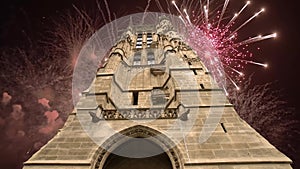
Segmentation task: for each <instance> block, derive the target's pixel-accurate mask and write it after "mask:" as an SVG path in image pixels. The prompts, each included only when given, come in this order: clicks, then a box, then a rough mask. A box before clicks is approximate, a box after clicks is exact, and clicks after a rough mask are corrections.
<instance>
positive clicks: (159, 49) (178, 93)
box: [24, 19, 291, 169]
mask: <svg viewBox="0 0 300 169" xmlns="http://www.w3.org/2000/svg"><path fill="white" fill-rule="evenodd" d="M222 98H224V92H223V90H222V89H220V88H219V87H218V86H217V85H216V84H215V83H214V81H213V79H212V77H211V75H210V73H209V71H208V70H207V69H206V67H205V66H204V65H203V63H202V62H201V60H200V59H199V57H198V56H197V54H196V53H195V52H194V51H193V50H192V49H191V48H190V47H189V46H188V45H187V44H185V43H184V42H183V41H182V40H181V39H180V37H179V36H178V35H177V34H176V32H174V31H173V30H172V26H171V25H170V23H169V22H168V20H167V19H161V20H160V22H159V24H158V25H157V26H151V25H150V26H141V27H136V28H134V29H131V31H128V32H127V36H126V37H125V38H123V39H121V40H120V41H119V42H118V43H117V44H116V45H115V46H114V47H113V48H112V49H111V51H110V53H109V57H108V58H106V59H105V60H104V61H103V64H102V65H101V67H100V68H99V69H98V71H97V75H96V77H95V79H94V81H93V83H92V85H91V86H90V87H89V88H88V89H87V90H86V91H84V92H83V93H82V96H81V98H80V101H79V103H78V104H77V106H76V109H75V110H74V112H73V113H72V114H70V115H69V118H68V120H67V122H66V124H65V126H64V128H62V129H61V131H60V132H59V133H58V134H57V135H56V136H55V137H54V138H53V139H52V140H51V141H50V142H49V143H48V144H46V145H45V146H44V147H43V148H41V150H39V151H38V152H37V153H36V154H35V155H33V156H32V157H31V158H30V159H29V160H28V161H27V162H26V163H25V167H24V168H25V169H37V168H47V169H98V168H121V169H122V168H130V169H135V168H140V167H142V168H144V169H148V168H154V167H157V166H154V162H152V161H156V160H157V161H156V162H155V163H157V164H161V165H162V166H164V168H172V169H196V168H203V169H208V168H216V169H221V168H230V169H242V168H243V169H244V168H245V169H252V168H253V169H256V168H264V169H270V168H274V169H275V168H278V169H279V168H282V169H288V168H291V167H290V163H291V160H290V159H289V158H287V157H286V156H285V155H283V154H282V153H281V152H279V151H278V150H277V149H276V148H275V147H273V146H272V145H271V144H270V143H269V142H267V141H266V140H265V139H264V138H263V137H262V136H260V135H259V134H258V133H257V132H256V131H255V130H254V129H252V128H251V127H250V126H249V125H248V124H247V123H246V122H245V121H243V120H242V119H240V117H239V116H238V115H237V113H236V112H235V110H234V108H233V106H232V105H231V104H230V103H229V102H228V101H227V100H226V99H225V100H224V99H222ZM108 128H109V129H108ZM206 129H207V130H206ZM209 131H211V133H209ZM205 132H207V133H205ZM203 133H204V134H203ZM203 135H207V138H205V137H204V136H203ZM139 139H143V144H136V143H137V141H138V140H139ZM145 140H146V142H145ZM133 143H134V144H133ZM126 145H127V146H126ZM132 145H133V148H132V149H134V150H131V149H129V148H130V147H131V146H132ZM139 145H149V146H150V145H153V148H151V149H157V151H160V150H161V152H159V153H157V154H155V153H156V152H154V154H153V157H152V156H149V157H148V156H147V157H146V156H145V157H143V156H142V155H141V156H140V161H139V160H137V159H134V157H132V156H130V155H133V154H134V153H135V154H138V155H139V152H138V151H139V150H140V151H144V152H142V154H143V155H144V154H145V153H149V152H147V151H151V150H149V149H147V147H143V146H140V147H139ZM126 148H127V149H128V150H126ZM124 149H125V150H126V152H123V151H125V150H124ZM111 152H113V153H115V154H116V155H117V156H114V155H113V154H112V153H111ZM118 153H119V154H118ZM126 153H128V154H127V156H126V157H124V158H122V157H121V155H122V154H123V155H124V154H126ZM131 153H132V154H131ZM150 154H151V153H150ZM161 154H164V156H161ZM165 157H167V158H168V159H165ZM116 159H118V160H119V161H118V160H116ZM125 159H127V160H128V162H127V163H126V160H125ZM144 159H149V160H144ZM143 160H144V161H143ZM129 161H134V162H132V163H130V162H129ZM118 162H119V163H120V164H121V163H122V166H118V164H117V163H118Z"/></svg>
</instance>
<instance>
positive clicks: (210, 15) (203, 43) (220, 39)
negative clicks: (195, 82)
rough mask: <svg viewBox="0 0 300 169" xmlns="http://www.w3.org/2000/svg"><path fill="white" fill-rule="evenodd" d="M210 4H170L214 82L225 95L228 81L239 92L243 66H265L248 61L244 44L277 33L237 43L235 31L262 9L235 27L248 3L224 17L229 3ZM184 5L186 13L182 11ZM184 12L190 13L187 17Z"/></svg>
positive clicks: (237, 32) (264, 64) (250, 57)
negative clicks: (212, 6)
mask: <svg viewBox="0 0 300 169" xmlns="http://www.w3.org/2000/svg"><path fill="white" fill-rule="evenodd" d="M156 2H157V3H159V2H158V1H156ZM197 2H198V1H197ZM211 4H212V2H210V1H209V0H207V1H206V3H204V2H202V1H201V0H200V1H199V2H198V4H195V2H194V1H192V2H190V3H187V4H182V5H181V6H178V5H177V4H176V2H175V1H172V5H173V6H174V7H175V9H176V10H177V12H178V13H179V18H180V19H181V21H182V22H183V23H184V24H185V25H186V28H187V29H188V31H187V32H189V34H188V36H187V37H186V39H185V40H186V41H187V43H188V44H189V45H190V46H191V47H192V48H193V49H194V50H195V52H196V53H197V54H198V55H199V57H200V58H201V60H202V61H203V62H204V64H205V65H206V67H207V68H208V70H209V71H210V73H211V74H212V76H213V77H214V79H215V81H216V82H217V83H218V84H219V86H222V87H223V89H224V91H225V93H226V94H227V95H228V92H227V90H226V85H224V84H225V82H226V81H229V82H230V83H232V84H233V85H234V87H235V88H236V89H237V90H240V87H239V85H238V84H239V83H241V82H242V79H243V77H244V73H243V69H244V68H245V65H247V64H253V65H258V66H262V67H265V68H267V67H268V64H266V63H260V62H257V61H254V60H253V59H252V56H253V55H252V53H251V52H250V51H249V50H247V47H248V45H249V44H252V43H255V42H259V41H263V40H266V39H271V38H276V37H277V34H276V33H272V34H268V35H264V36H263V35H258V36H255V37H249V38H248V39H245V40H242V41H238V36H239V31H240V30H241V29H242V28H244V27H245V26H246V25H247V24H248V23H250V22H251V21H252V20H253V19H255V18H256V17H258V16H259V15H260V14H262V13H263V12H264V11H265V9H264V8H262V9H261V10H259V11H258V12H256V13H255V14H254V15H252V16H250V17H249V19H247V20H246V21H244V22H242V23H241V24H238V22H237V20H238V18H239V16H240V15H243V12H244V11H245V9H246V8H247V7H248V6H249V5H250V1H247V2H246V3H245V4H244V6H242V8H241V9H240V10H239V12H237V13H235V14H234V15H233V16H232V17H226V16H225V13H226V10H227V7H228V4H229V0H225V1H224V4H223V5H221V6H219V7H217V8H216V9H213V10H212V9H210V6H211ZM158 6H160V5H158ZM184 6H186V7H188V9H190V10H187V9H186V8H183V7H184ZM191 6H195V8H194V9H191ZM170 7H171V6H170ZM182 8H183V10H182ZM199 9H200V10H199ZM211 11H212V12H211ZM188 13H191V15H189V14H188Z"/></svg>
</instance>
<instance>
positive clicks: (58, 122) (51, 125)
mask: <svg viewBox="0 0 300 169" xmlns="http://www.w3.org/2000/svg"><path fill="white" fill-rule="evenodd" d="M44 115H45V116H46V117H47V125H45V126H43V127H42V128H40V129H39V132H40V133H43V134H50V133H53V132H55V131H57V130H58V129H59V128H60V127H62V126H63V124H64V122H63V120H62V119H61V118H59V113H58V112H57V111H56V110H54V111H46V112H45V114H44Z"/></svg>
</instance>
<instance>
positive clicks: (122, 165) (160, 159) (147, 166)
mask: <svg viewBox="0 0 300 169" xmlns="http://www.w3.org/2000/svg"><path fill="white" fill-rule="evenodd" d="M124 151H126V152H124ZM149 152H150V153H151V154H153V152H163V150H162V149H161V148H160V147H159V146H158V145H157V144H155V143H153V142H152V141H150V140H146V139H140V140H139V139H130V140H128V141H126V142H125V143H123V144H121V145H120V146H119V147H117V148H116V149H115V150H114V151H113V152H112V153H111V154H110V155H109V156H108V158H107V159H106V161H105V163H104V166H103V169H173V167H172V163H171V161H170V158H169V156H168V155H167V154H166V153H161V154H157V155H154V156H150V157H147V154H148V153H149ZM125 153H129V154H131V155H132V156H137V157H138V156H139V155H140V156H141V157H142V158H133V157H132V156H131V157H124V156H120V155H118V154H125Z"/></svg>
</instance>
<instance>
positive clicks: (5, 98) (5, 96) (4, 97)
mask: <svg viewBox="0 0 300 169" xmlns="http://www.w3.org/2000/svg"><path fill="white" fill-rule="evenodd" d="M11 98H12V97H11V95H9V94H8V93H7V92H4V93H3V94H2V100H1V102H2V104H4V105H7V104H8V103H9V102H10V100H11Z"/></svg>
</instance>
